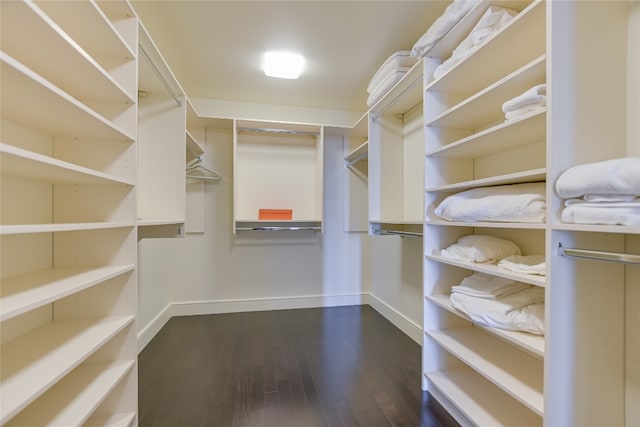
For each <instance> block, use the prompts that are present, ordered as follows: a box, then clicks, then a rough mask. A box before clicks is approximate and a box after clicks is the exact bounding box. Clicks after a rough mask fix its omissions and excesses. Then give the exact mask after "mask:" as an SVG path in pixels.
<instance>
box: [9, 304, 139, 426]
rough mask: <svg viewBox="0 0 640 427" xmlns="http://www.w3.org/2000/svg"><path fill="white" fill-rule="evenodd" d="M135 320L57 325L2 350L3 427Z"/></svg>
mask: <svg viewBox="0 0 640 427" xmlns="http://www.w3.org/2000/svg"><path fill="white" fill-rule="evenodd" d="M133 320H134V316H119V317H107V318H101V319H77V320H60V321H53V322H51V323H49V324H47V325H46V326H43V327H41V328H38V329H36V330H34V331H32V332H29V333H27V334H25V335H23V336H21V337H19V338H16V339H15V340H12V341H9V342H8V343H6V344H4V345H3V346H2V352H1V355H0V400H1V401H2V411H1V417H0V424H5V423H6V422H7V421H9V420H10V419H11V418H13V417H14V416H16V415H17V414H18V413H19V412H20V411H22V410H23V409H24V408H25V407H26V406H27V405H29V404H30V403H32V402H33V401H35V400H36V399H37V398H38V397H40V395H42V394H43V393H44V392H45V391H47V390H48V389H49V388H50V387H52V386H53V385H54V384H55V383H56V382H58V381H59V380H61V379H62V378H63V377H65V376H66V375H67V374H68V373H70V372H71V370H72V369H73V368H75V367H76V366H78V365H79V364H80V363H82V362H83V361H84V360H85V359H86V358H87V357H89V356H90V355H91V354H93V353H94V352H95V351H96V350H97V349H98V348H100V347H101V346H102V345H104V344H105V343H106V342H107V341H109V340H110V339H111V338H113V337H114V336H116V334H118V332H120V331H122V330H123V329H124V328H126V327H127V326H128V325H130V324H131V323H132V322H133Z"/></svg>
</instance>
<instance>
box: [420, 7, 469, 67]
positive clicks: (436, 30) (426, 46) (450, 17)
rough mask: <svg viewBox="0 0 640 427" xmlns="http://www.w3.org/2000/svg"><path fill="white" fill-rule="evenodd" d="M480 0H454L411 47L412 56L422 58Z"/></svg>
mask: <svg viewBox="0 0 640 427" xmlns="http://www.w3.org/2000/svg"><path fill="white" fill-rule="evenodd" d="M479 3H480V0H454V2H453V3H451V4H450V5H449V6H447V8H446V9H445V11H444V13H443V14H442V16H440V17H438V19H436V20H435V21H434V22H433V24H432V25H431V27H429V29H428V30H427V32H426V33H424V34H423V35H422V37H420V38H419V39H418V41H417V42H416V43H415V44H414V45H413V49H411V56H414V57H416V58H422V57H423V56H424V55H426V53H427V52H428V51H429V50H431V48H432V47H433V46H434V45H435V44H436V43H437V42H438V41H439V40H440V39H441V38H442V37H444V36H445V34H447V33H448V32H449V30H451V28H453V26H454V25H456V24H457V23H458V21H460V20H461V19H462V18H463V17H464V16H465V15H466V14H467V13H469V11H470V10H471V9H473V7H474V6H476V5H477V4H479Z"/></svg>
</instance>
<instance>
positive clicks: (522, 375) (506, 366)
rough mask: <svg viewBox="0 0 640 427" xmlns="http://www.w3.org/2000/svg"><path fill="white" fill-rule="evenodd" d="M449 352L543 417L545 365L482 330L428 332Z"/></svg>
mask: <svg viewBox="0 0 640 427" xmlns="http://www.w3.org/2000/svg"><path fill="white" fill-rule="evenodd" d="M425 333H426V334H427V336H426V337H425V339H429V338H430V339H432V340H434V341H435V342H436V343H437V344H439V345H440V346H441V347H443V348H444V349H445V350H447V351H448V352H450V353H451V354H453V355H454V356H455V357H456V358H458V359H460V360H461V361H463V362H464V363H465V364H466V365H468V366H469V367H470V368H473V369H474V370H475V371H476V372H478V373H479V374H480V375H482V376H484V377H485V378H486V379H488V380H489V381H491V382H492V383H494V384H495V385H496V386H498V387H499V388H501V389H502V390H504V391H505V392H506V393H508V394H509V395H511V396H512V397H513V398H515V399H516V400H518V401H519V402H520V403H522V404H523V405H525V406H526V407H528V408H529V409H530V410H532V411H533V412H535V413H536V414H538V415H540V416H542V414H543V404H544V399H543V395H542V393H543V378H544V373H543V368H544V363H543V362H542V361H541V360H539V359H537V358H535V357H533V356H531V355H529V354H528V353H525V352H523V351H521V350H518V349H516V348H515V347H513V346H511V345H509V344H506V343H505V342H503V341H502V340H500V339H497V338H495V337H492V336H491V335H489V334H487V333H486V332H483V331H482V330H480V329H479V328H475V327H471V328H456V329H442V330H435V331H426V332H425Z"/></svg>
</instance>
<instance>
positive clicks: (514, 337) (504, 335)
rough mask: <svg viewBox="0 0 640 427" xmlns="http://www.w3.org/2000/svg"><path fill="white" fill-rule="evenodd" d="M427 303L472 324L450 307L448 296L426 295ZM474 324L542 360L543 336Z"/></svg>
mask: <svg viewBox="0 0 640 427" xmlns="http://www.w3.org/2000/svg"><path fill="white" fill-rule="evenodd" d="M426 298H427V299H428V300H429V301H431V302H433V303H434V304H437V305H438V306H440V307H442V308H443V309H445V310H447V311H450V312H451V313H454V314H455V315H457V316H460V317H462V318H464V319H466V320H468V321H470V322H473V321H472V320H471V319H469V317H468V316H467V315H466V314H464V313H463V312H461V311H458V310H456V309H455V308H454V307H453V306H452V305H451V300H450V299H449V295H441V294H438V295H427V297H426ZM474 324H475V325H476V326H477V327H479V328H482V329H484V330H485V331H487V332H488V333H490V334H492V335H495V336H497V337H499V338H501V339H503V340H505V341H508V342H510V343H512V344H513V345H516V346H518V347H520V348H522V349H523V350H526V351H528V352H529V353H531V354H532V355H533V356H535V357H537V358H539V359H542V358H544V336H542V335H534V334H530V333H527V332H519V331H509V330H505V329H498V328H491V327H488V326H484V325H479V324H477V323H475V322H474Z"/></svg>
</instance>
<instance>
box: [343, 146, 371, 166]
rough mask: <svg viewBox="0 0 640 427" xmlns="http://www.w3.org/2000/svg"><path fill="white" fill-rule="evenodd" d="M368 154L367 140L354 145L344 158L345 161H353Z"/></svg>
mask: <svg viewBox="0 0 640 427" xmlns="http://www.w3.org/2000/svg"><path fill="white" fill-rule="evenodd" d="M368 155H369V141H365V142H363V143H362V144H360V145H359V146H358V147H356V148H355V149H354V150H353V151H352V152H350V153H349V154H347V156H346V157H345V158H344V160H345V162H347V163H354V162H356V161H357V160H360V159H364V158H366V157H367V156H368Z"/></svg>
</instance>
